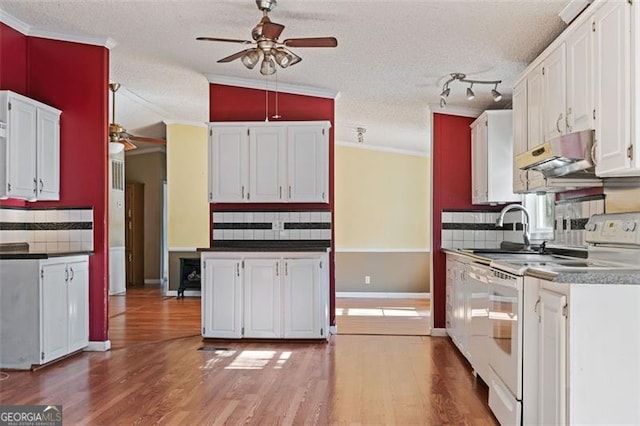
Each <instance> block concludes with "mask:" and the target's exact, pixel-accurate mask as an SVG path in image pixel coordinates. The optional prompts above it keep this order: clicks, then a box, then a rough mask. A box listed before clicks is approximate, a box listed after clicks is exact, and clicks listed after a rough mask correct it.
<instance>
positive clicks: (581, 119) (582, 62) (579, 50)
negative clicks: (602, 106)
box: [565, 21, 594, 133]
mask: <svg viewBox="0 0 640 426" xmlns="http://www.w3.org/2000/svg"><path fill="white" fill-rule="evenodd" d="M591 32H592V31H591V21H585V22H583V23H582V24H581V25H580V26H579V27H578V28H576V29H575V30H573V31H572V32H571V33H570V34H569V36H568V37H567V114H566V120H565V123H566V126H567V133H571V132H579V131H581V130H587V129H593V128H594V120H593V53H592V51H593V50H592V43H591V40H592V38H591Z"/></svg>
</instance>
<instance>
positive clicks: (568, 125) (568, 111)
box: [564, 107, 572, 133]
mask: <svg viewBox="0 0 640 426" xmlns="http://www.w3.org/2000/svg"><path fill="white" fill-rule="evenodd" d="M571 113H572V111H571V107H569V109H568V110H567V116H566V117H565V118H564V123H565V124H566V126H567V133H571V124H569V116H570V115H571Z"/></svg>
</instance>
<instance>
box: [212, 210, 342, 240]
mask: <svg viewBox="0 0 640 426" xmlns="http://www.w3.org/2000/svg"><path fill="white" fill-rule="evenodd" d="M212 240H213V241H214V242H216V241H228V240H244V241H246V240H262V241H264V240H325V241H330V240H331V212H330V211H328V210H327V211H224V212H214V213H213V235H212Z"/></svg>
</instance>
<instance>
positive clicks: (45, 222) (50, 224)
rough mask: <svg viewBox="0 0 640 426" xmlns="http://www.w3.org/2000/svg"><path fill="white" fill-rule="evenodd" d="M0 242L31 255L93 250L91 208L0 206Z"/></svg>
mask: <svg viewBox="0 0 640 426" xmlns="http://www.w3.org/2000/svg"><path fill="white" fill-rule="evenodd" d="M0 243H28V244H29V250H30V251H32V252H38V253H39V252H59V251H76V250H78V251H93V209H91V208H62V209H50V208H48V209H34V208H29V209H25V208H20V207H0Z"/></svg>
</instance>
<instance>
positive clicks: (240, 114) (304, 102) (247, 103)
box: [209, 84, 335, 324]
mask: <svg viewBox="0 0 640 426" xmlns="http://www.w3.org/2000/svg"><path fill="white" fill-rule="evenodd" d="M265 108H266V107H265V91H264V90H259V89H247V88H243V87H235V86H226V85H222V84H211V85H210V86H209V121H265V116H266V111H265ZM277 108H278V114H279V115H281V116H282V117H281V118H280V119H278V120H275V119H273V118H272V116H273V115H274V114H275V112H276V94H275V93H274V92H271V91H270V92H269V121H274V122H275V121H314V120H328V121H330V122H331V130H330V131H329V193H330V197H329V204H328V205H327V204H322V203H318V204H300V203H287V204H264V203H240V204H233V203H226V204H215V203H213V204H211V205H210V216H209V226H210V227H211V223H212V218H213V211H214V210H226V209H248V210H251V209H265V208H267V209H274V210H298V209H299V210H305V209H306V210H308V209H324V210H326V209H327V208H329V209H331V216H332V218H331V222H332V224H335V221H334V218H333V200H334V196H333V194H334V190H333V189H334V177H333V174H334V100H333V99H327V98H318V97H314V96H304V95H294V94H290V93H278V105H277ZM334 227H335V226H334V225H332V230H331V232H332V237H331V253H330V254H329V258H330V260H329V262H330V264H331V270H330V271H331V272H330V284H329V287H330V289H329V294H330V295H331V296H330V312H331V324H335V262H334V246H333V241H334V236H333V233H334V230H333V228H334ZM209 235H211V232H209Z"/></svg>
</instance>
